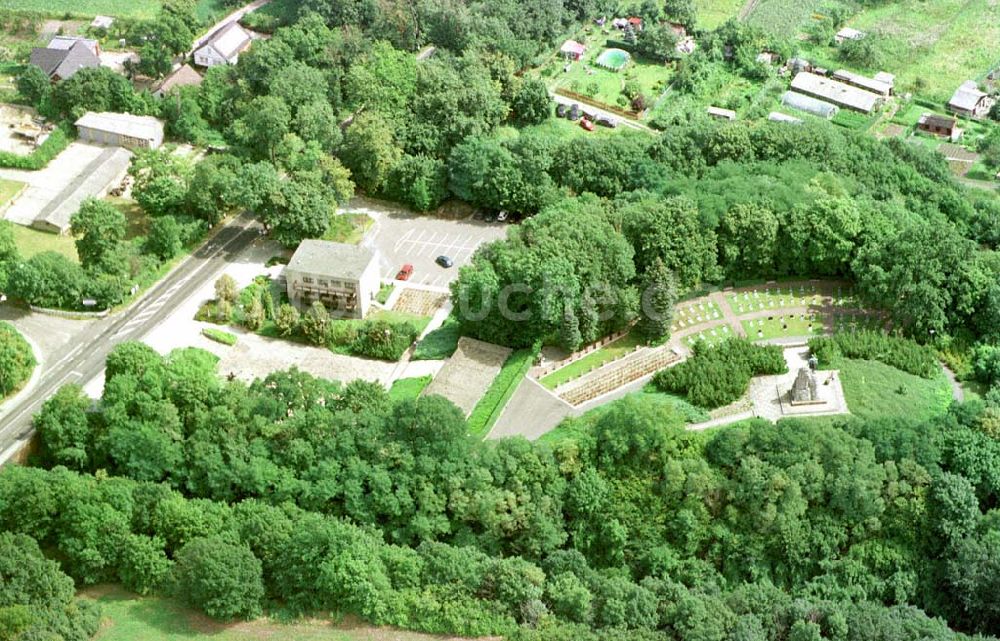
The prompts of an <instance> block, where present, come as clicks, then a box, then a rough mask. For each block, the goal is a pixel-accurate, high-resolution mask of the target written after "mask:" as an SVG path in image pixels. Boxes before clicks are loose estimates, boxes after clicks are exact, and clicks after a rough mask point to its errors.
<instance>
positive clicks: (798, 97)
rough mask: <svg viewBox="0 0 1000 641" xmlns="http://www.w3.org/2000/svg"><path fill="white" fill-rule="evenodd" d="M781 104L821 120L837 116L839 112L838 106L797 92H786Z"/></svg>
mask: <svg viewBox="0 0 1000 641" xmlns="http://www.w3.org/2000/svg"><path fill="white" fill-rule="evenodd" d="M781 104H783V105H784V106H786V107H791V108H792V109H798V110H799V111H804V112H806V113H810V114H812V115H814V116H819V117H820V118H828V119H829V118H833V117H834V116H835V115H837V111H838V109H837V105H833V104H830V103H829V102H826V101H823V100H819V99H818V98H813V97H812V96H807V95H805V94H802V93H798V92H795V91H786V92H785V94H784V95H783V96H782V97H781Z"/></svg>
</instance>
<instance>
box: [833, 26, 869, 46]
mask: <svg viewBox="0 0 1000 641" xmlns="http://www.w3.org/2000/svg"><path fill="white" fill-rule="evenodd" d="M864 37H865V34H864V32H862V31H858V30H857V29H852V28H851V27H844V28H843V29H841V30H840V31H838V32H837V35H835V36H834V37H833V39H834V40H835V41H837V42H838V43H840V42H844V41H845V40H861V39H862V38H864Z"/></svg>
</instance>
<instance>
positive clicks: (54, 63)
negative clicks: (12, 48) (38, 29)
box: [28, 36, 101, 82]
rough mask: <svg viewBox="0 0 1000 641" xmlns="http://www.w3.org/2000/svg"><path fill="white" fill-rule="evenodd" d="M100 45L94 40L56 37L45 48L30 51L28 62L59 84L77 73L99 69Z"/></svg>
mask: <svg viewBox="0 0 1000 641" xmlns="http://www.w3.org/2000/svg"><path fill="white" fill-rule="evenodd" d="M99 54H100V45H98V43H97V41H96V40H88V39H86V38H70V37H67V36H56V37H55V38H53V39H52V41H51V42H49V44H48V46H46V47H35V48H34V49H32V50H31V55H30V56H29V58H28V61H29V62H30V63H31V64H33V65H35V66H36V67H38V68H40V69H41V70H42V71H44V72H45V74H46V75H47V76H48V77H49V78H51V79H52V82H59V81H60V80H66V79H67V78H71V77H73V75H75V74H76V72H77V71H79V70H81V69H88V68H91V67H100V66H101V59H100V58H99V57H98V55H99Z"/></svg>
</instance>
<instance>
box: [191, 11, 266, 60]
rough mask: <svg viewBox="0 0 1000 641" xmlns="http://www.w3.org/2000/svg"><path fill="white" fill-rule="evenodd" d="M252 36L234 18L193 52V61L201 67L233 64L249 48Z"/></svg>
mask: <svg viewBox="0 0 1000 641" xmlns="http://www.w3.org/2000/svg"><path fill="white" fill-rule="evenodd" d="M251 42H252V38H251V37H250V33H249V32H247V30H246V29H244V28H243V27H241V26H240V24H239V23H238V22H236V21H235V20H234V21H233V22H230V23H229V24H227V25H226V26H224V27H222V28H221V29H219V30H218V31H216V32H215V33H214V34H212V36H211V37H209V39H208V40H207V41H205V43H204V44H202V45H201V47H199V48H198V49H197V50H195V52H194V63H195V64H196V65H198V66H201V67H215V66H217V65H234V64H236V61H237V60H238V59H239V57H240V54H241V53H243V52H244V51H246V50H247V49H249V48H250V44H251Z"/></svg>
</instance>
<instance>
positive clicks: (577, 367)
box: [538, 332, 642, 390]
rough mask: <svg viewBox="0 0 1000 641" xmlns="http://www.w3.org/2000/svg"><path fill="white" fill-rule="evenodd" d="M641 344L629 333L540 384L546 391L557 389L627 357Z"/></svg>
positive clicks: (552, 374)
mask: <svg viewBox="0 0 1000 641" xmlns="http://www.w3.org/2000/svg"><path fill="white" fill-rule="evenodd" d="M641 344H642V340H641V339H640V338H639V337H638V336H637V335H635V334H634V333H632V332H629V333H628V334H625V335H624V336H622V337H621V338H619V339H618V340H616V341H614V342H611V343H608V344H607V345H605V346H604V347H602V348H600V349H598V350H595V351H593V352H591V353H590V354H587V355H586V356H584V357H583V358H581V359H579V360H576V361H573V362H572V363H570V364H569V365H567V366H565V367H562V368H559V369H557V370H556V371H554V372H552V373H551V374H548V375H547V376H544V377H542V378H541V380H539V381H538V382H539V383H541V384H542V385H544V386H545V388H546V389H550V390H552V389H555V388H557V387H559V386H560V385H562V384H563V383H567V382H569V381H571V380H574V379H577V378H580V377H581V376H583V375H584V374H586V373H587V372H589V371H591V370H593V369H597V368H598V367H601V366H602V365H605V364H607V363H610V362H611V361H613V360H617V359H619V358H621V357H622V356H625V355H626V354H628V353H629V352H632V351H633V350H635V348H636V347H638V346H639V345H641Z"/></svg>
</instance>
